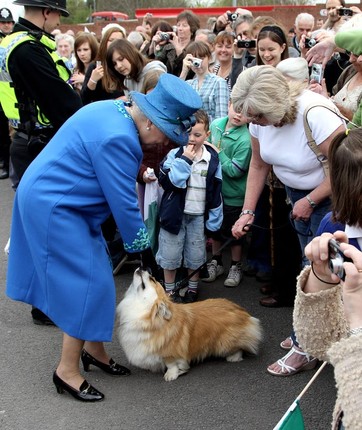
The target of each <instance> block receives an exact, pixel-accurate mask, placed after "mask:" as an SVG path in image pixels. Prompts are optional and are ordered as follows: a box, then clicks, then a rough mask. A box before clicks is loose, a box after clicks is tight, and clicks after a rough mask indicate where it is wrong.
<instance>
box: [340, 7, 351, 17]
mask: <svg viewBox="0 0 362 430" xmlns="http://www.w3.org/2000/svg"><path fill="white" fill-rule="evenodd" d="M338 15H339V16H352V15H353V10H352V9H349V8H348V7H340V8H339V9H338Z"/></svg>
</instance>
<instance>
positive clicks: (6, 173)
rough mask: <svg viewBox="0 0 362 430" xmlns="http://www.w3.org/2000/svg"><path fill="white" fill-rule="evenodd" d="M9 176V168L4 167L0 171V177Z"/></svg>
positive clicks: (5, 177)
mask: <svg viewBox="0 0 362 430" xmlns="http://www.w3.org/2000/svg"><path fill="white" fill-rule="evenodd" d="M8 177H9V170H7V169H3V170H2V172H1V173H0V179H7V178H8Z"/></svg>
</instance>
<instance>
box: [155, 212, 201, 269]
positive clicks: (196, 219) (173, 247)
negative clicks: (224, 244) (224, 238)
mask: <svg viewBox="0 0 362 430" xmlns="http://www.w3.org/2000/svg"><path fill="white" fill-rule="evenodd" d="M158 241H159V243H158V252H157V255H156V261H157V264H159V265H160V266H161V267H162V269H166V270H174V269H178V268H179V267H181V264H182V259H183V267H187V268H188V269H191V270H195V269H197V268H198V267H200V266H201V265H202V264H204V263H205V261H206V241H205V234H204V216H203V215H186V214H184V216H183V219H182V226H181V229H180V232H179V233H178V234H177V235H176V234H171V233H169V232H168V231H166V230H164V229H163V228H161V229H160V234H159V238H158Z"/></svg>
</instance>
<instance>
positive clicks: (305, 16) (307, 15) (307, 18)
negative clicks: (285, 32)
mask: <svg viewBox="0 0 362 430" xmlns="http://www.w3.org/2000/svg"><path fill="white" fill-rule="evenodd" d="M302 20H305V21H309V22H311V23H313V27H314V16H313V15H311V14H310V13H306V12H302V13H300V14H298V15H297V16H296V18H295V26H297V25H298V24H299V22H300V21H302Z"/></svg>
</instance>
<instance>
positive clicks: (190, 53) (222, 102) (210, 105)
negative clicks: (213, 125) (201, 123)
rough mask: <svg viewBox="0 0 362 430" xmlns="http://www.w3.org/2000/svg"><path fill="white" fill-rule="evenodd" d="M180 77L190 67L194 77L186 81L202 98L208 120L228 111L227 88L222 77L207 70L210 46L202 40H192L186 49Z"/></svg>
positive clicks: (183, 75) (210, 57) (209, 59)
mask: <svg viewBox="0 0 362 430" xmlns="http://www.w3.org/2000/svg"><path fill="white" fill-rule="evenodd" d="M185 52H186V57H185V59H184V62H183V63H184V67H183V69H182V73H181V76H180V77H181V78H182V77H185V76H186V75H187V73H188V71H189V70H190V69H191V70H192V71H193V72H194V73H195V78H194V79H191V80H188V81H186V82H187V83H189V84H190V85H191V86H192V88H194V89H195V90H196V91H197V92H198V93H199V95H200V97H201V99H202V108H203V109H204V110H205V111H206V112H207V114H208V116H209V121H210V122H212V121H213V120H214V119H217V118H222V117H224V116H226V115H227V113H228V102H229V88H228V86H227V83H226V81H225V80H224V79H222V78H220V77H218V76H216V75H214V74H213V73H210V72H209V62H210V61H211V59H212V54H211V51H210V48H209V47H208V45H206V43H204V42H192V43H190V45H189V46H188V47H187V49H186V51H185Z"/></svg>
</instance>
